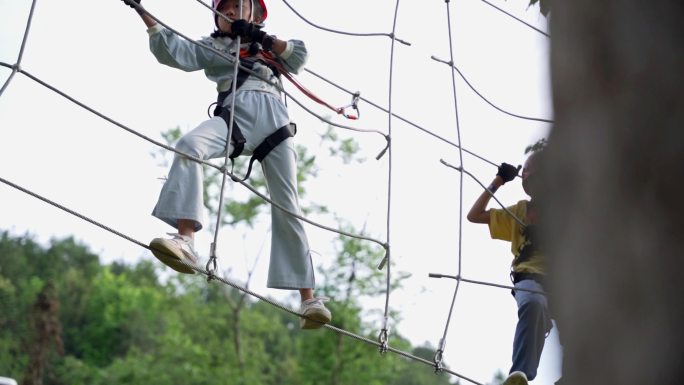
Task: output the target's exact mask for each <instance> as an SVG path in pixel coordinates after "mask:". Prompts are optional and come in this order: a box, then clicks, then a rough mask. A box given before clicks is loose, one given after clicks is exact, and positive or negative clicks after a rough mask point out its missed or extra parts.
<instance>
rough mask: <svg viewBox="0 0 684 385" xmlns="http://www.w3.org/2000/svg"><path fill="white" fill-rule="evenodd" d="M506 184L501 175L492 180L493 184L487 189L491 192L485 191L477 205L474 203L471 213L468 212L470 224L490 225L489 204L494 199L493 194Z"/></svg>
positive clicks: (476, 202) (478, 199)
mask: <svg viewBox="0 0 684 385" xmlns="http://www.w3.org/2000/svg"><path fill="white" fill-rule="evenodd" d="M504 183H505V182H504V180H503V178H501V177H500V176H499V175H497V176H496V177H495V178H494V180H492V183H490V184H489V187H487V190H489V191H486V190H485V191H483V192H482V194H480V196H479V197H478V198H477V200H476V201H475V203H473V207H471V208H470V211H468V216H467V218H468V220H469V221H470V222H473V223H489V210H487V204H488V203H489V200H490V199H492V196H491V194H494V193H495V192H496V190H498V189H499V187H501V186H503V184H504ZM490 191H491V194H490Z"/></svg>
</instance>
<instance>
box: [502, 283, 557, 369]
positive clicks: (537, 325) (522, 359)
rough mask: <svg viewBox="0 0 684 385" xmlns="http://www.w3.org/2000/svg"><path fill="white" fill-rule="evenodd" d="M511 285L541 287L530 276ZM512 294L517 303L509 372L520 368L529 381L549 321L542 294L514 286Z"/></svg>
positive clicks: (538, 288) (539, 354) (542, 345)
mask: <svg viewBox="0 0 684 385" xmlns="http://www.w3.org/2000/svg"><path fill="white" fill-rule="evenodd" d="M515 287H516V288H523V289H529V290H537V291H544V288H543V287H542V285H540V284H539V283H538V282H537V281H534V280H531V279H525V280H522V281H520V282H518V283H516V284H515ZM514 296H515V301H516V302H517V304H518V325H517V326H516V328H515V338H514V339H513V366H511V370H510V372H509V373H512V372H515V371H521V372H523V373H525V374H526V375H527V379H529V380H530V381H531V380H533V379H534V378H535V377H536V376H537V367H538V366H539V359H540V358H541V354H542V350H543V349H544V340H545V339H546V336H547V334H548V333H549V331H551V327H552V325H553V324H552V323H551V317H550V316H549V309H548V303H547V300H546V296H545V295H543V294H537V293H532V292H529V291H523V290H514Z"/></svg>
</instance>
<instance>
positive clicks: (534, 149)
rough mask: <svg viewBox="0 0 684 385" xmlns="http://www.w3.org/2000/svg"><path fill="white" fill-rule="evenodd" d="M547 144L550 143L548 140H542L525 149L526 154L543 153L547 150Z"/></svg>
mask: <svg viewBox="0 0 684 385" xmlns="http://www.w3.org/2000/svg"><path fill="white" fill-rule="evenodd" d="M547 143H548V142H547V140H546V138H541V139H539V140H538V141H536V142H535V143H534V144H531V145H529V146H527V147H525V154H533V153H535V152H539V151H542V150H543V149H544V148H546V145H547Z"/></svg>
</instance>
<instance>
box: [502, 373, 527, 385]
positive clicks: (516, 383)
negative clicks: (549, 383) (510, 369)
mask: <svg viewBox="0 0 684 385" xmlns="http://www.w3.org/2000/svg"><path fill="white" fill-rule="evenodd" d="M502 385H528V382H527V379H526V378H525V377H523V376H522V375H513V376H510V377H508V378H507V379H506V381H504V383H503V384H502Z"/></svg>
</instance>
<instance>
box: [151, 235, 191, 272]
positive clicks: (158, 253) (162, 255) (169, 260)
mask: <svg viewBox="0 0 684 385" xmlns="http://www.w3.org/2000/svg"><path fill="white" fill-rule="evenodd" d="M174 249H176V250H177V246H175V244H174V243H173V242H172V241H170V240H168V239H163V238H155V239H153V240H152V242H150V250H151V251H152V254H154V256H155V257H157V259H158V260H160V261H162V262H163V263H164V264H165V265H166V266H168V267H170V268H172V269H174V270H176V271H177V272H179V273H185V274H195V270H193V269H191V268H189V267H187V266H185V265H184V264H183V263H181V261H185V262H187V263H189V264H191V265H194V262H193V261H192V259H190V258H188V257H186V256H185V255H184V254H181V255H178V254H176V252H175V251H174ZM182 252H183V250H181V253H182Z"/></svg>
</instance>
